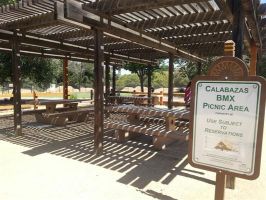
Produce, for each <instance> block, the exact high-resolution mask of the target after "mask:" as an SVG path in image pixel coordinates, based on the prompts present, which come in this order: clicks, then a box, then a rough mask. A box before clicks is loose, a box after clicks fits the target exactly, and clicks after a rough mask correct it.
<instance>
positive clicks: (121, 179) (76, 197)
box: [0, 127, 266, 200]
mask: <svg viewBox="0 0 266 200" xmlns="http://www.w3.org/2000/svg"><path fill="white" fill-rule="evenodd" d="M39 128H40V127H34V128H32V130H33V133H28V135H26V136H25V137H17V138H14V137H11V138H6V137H4V136H3V134H2V135H1V134H0V199H1V200H83V199H84V200H85V199H86V200H120V199H121V200H150V199H161V200H174V199H178V200H197V199H198V200H201V199H202V200H209V199H210V200H211V199H214V188H215V187H214V183H215V182H214V181H215V174H214V173H212V172H207V171H204V170H199V169H195V168H192V167H191V166H190V165H189V164H188V163H187V160H186V155H185V152H186V150H187V144H186V143H179V144H177V145H173V146H171V147H170V148H168V149H167V150H166V151H161V152H156V151H153V150H152V148H151V146H150V145H148V143H143V142H141V141H129V142H127V143H126V144H117V143H116V142H115V141H113V139H112V138H111V137H109V136H106V138H105V141H106V142H105V144H104V145H105V152H104V153H105V154H104V155H103V156H100V157H94V156H93V154H92V153H91V152H92V146H93V142H92V140H91V136H87V135H82V134H80V132H77V131H76V130H77V129H76V127H70V129H71V133H70V132H69V133H66V132H65V131H62V129H61V128H60V129H59V128H56V129H51V130H50V129H47V130H46V131H45V132H42V131H40V129H39ZM48 128H49V127H48ZM79 128H82V127H79ZM60 131H61V132H60ZM57 132H58V133H60V134H65V135H64V137H65V138H64V141H66V142H62V141H63V140H62V139H61V138H60V137H61V136H62V135H60V134H58V135H57ZM47 135H50V136H51V135H52V136H51V137H48V136H47ZM72 136H75V137H72ZM67 137H69V138H68V139H67ZM144 139H146V138H144ZM147 140H148V139H147ZM265 190H266V138H264V145H263V153H262V166H261V175H260V177H259V178H258V179H257V180H254V181H248V180H242V179H236V189H235V190H230V189H226V191H225V199H230V200H233V199H234V200H238V199H241V200H264V199H265V197H266V191H265Z"/></svg>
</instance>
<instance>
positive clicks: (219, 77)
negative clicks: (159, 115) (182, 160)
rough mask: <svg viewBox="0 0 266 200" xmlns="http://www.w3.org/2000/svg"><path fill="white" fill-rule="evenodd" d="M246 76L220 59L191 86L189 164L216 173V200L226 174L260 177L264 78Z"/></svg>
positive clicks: (239, 65) (240, 66) (231, 61)
mask: <svg viewBox="0 0 266 200" xmlns="http://www.w3.org/2000/svg"><path fill="white" fill-rule="evenodd" d="M247 74H248V73H247V67H246V65H245V63H243V62H242V61H241V60H240V59H238V58H235V57H222V58H220V59H218V60H217V61H215V62H214V63H213V65H212V66H211V68H210V70H209V74H208V76H198V77H196V78H195V79H193V81H192V91H193V92H192V94H193V96H192V104H191V109H192V110H191V112H192V115H191V123H190V130H191V137H190V140H189V148H190V153H189V162H190V164H191V165H192V166H194V167H198V168H202V169H206V170H210V171H214V172H216V189H215V199H217V200H218V199H219V200H220V199H221V200H222V199H223V198H224V186H225V176H226V175H229V176H233V177H240V178H245V179H250V180H252V179H256V178H257V177H258V176H259V171H260V158H261V146H262V134H263V124H264V111H265V93H263V92H262V91H265V79H263V78H261V77H257V76H248V75H247Z"/></svg>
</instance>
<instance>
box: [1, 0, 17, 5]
mask: <svg viewBox="0 0 266 200" xmlns="http://www.w3.org/2000/svg"><path fill="white" fill-rule="evenodd" d="M14 2H15V0H0V6H2V5H6V4H10V3H14Z"/></svg>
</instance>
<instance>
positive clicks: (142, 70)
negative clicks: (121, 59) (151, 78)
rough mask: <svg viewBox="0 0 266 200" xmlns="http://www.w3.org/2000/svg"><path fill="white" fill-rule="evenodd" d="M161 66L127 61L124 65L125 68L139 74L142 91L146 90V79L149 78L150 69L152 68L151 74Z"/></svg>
mask: <svg viewBox="0 0 266 200" xmlns="http://www.w3.org/2000/svg"><path fill="white" fill-rule="evenodd" d="M158 68H159V66H154V67H152V66H147V65H144V64H138V63H127V64H126V65H125V66H124V69H126V70H129V71H131V72H132V73H135V74H137V76H138V78H139V82H140V88H141V92H144V81H145V80H146V79H147V77H148V76H147V75H148V70H151V74H152V73H153V71H155V70H157V69H158Z"/></svg>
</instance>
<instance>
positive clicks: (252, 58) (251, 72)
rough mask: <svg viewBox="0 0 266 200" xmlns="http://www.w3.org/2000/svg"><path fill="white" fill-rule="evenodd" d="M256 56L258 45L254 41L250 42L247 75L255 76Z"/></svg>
mask: <svg viewBox="0 0 266 200" xmlns="http://www.w3.org/2000/svg"><path fill="white" fill-rule="evenodd" d="M257 57H258V47H257V45H256V43H255V42H254V43H252V44H251V55H250V66H249V75H250V76H256V71H257Z"/></svg>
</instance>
